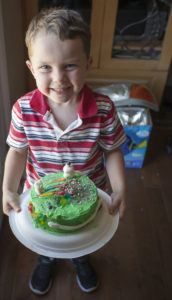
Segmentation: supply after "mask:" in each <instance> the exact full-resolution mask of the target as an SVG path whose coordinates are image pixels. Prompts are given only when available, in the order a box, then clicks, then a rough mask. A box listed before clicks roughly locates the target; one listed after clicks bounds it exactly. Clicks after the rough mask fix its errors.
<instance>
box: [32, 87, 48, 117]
mask: <svg viewBox="0 0 172 300" xmlns="http://www.w3.org/2000/svg"><path fill="white" fill-rule="evenodd" d="M30 107H31V108H32V109H33V110H35V111H36V112H38V113H40V114H41V115H45V113H46V112H47V111H48V110H49V111H50V107H49V105H48V104H47V101H46V97H45V96H44V95H43V94H42V93H41V92H40V91H39V90H38V89H37V90H34V94H33V97H32V99H31V101H30Z"/></svg>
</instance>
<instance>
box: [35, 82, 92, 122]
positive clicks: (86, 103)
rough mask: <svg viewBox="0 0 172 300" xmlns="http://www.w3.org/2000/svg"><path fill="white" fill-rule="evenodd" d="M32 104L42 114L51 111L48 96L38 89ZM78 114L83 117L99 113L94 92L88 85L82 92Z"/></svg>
mask: <svg viewBox="0 0 172 300" xmlns="http://www.w3.org/2000/svg"><path fill="white" fill-rule="evenodd" d="M30 106H31V108H32V109H33V110H35V111H36V112H38V113H40V114H41V115H45V113H46V112H47V111H50V107H49V105H48V104H47V101H46V97H45V96H44V95H43V94H42V93H41V92H40V91H39V90H38V89H36V90H35V91H34V94H33V97H32V99H31V101H30ZM78 114H79V117H80V118H81V119H84V118H89V117H92V116H95V115H96V114H97V105H96V99H95V96H94V93H93V92H92V90H91V89H90V88H89V87H88V86H87V85H84V87H83V89H82V92H81V100H80V104H79V109H78Z"/></svg>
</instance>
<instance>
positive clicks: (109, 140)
mask: <svg viewBox="0 0 172 300" xmlns="http://www.w3.org/2000/svg"><path fill="white" fill-rule="evenodd" d="M125 139H126V137H125V134H124V130H123V128H122V125H121V123H120V121H119V118H118V115H117V112H116V110H115V107H114V104H113V102H112V101H111V100H110V99H109V97H107V96H105V95H100V94H96V93H93V91H92V90H91V89H90V88H89V87H88V86H86V85H85V86H84V87H83V90H82V94H81V100H80V105H79V109H78V116H77V119H76V120H75V121H74V122H72V123H71V124H70V125H69V126H68V127H67V128H66V129H65V130H64V131H63V130H61V129H60V128H59V127H58V124H57V122H56V121H55V118H54V116H53V114H52V113H51V110H50V107H49V106H48V104H47V102H46V97H45V96H44V95H43V94H42V93H41V92H40V91H39V90H38V89H36V90H34V91H32V92H30V93H28V94H26V95H25V96H23V97H21V98H20V99H19V100H18V101H17V102H16V103H15V104H14V106H13V108H12V120H11V125H10V131H9V135H8V137H7V143H8V145H9V146H11V147H13V148H17V149H24V148H28V156H27V163H26V182H25V189H27V188H30V186H31V185H32V184H33V183H34V182H35V181H36V180H38V179H40V177H43V176H45V175H47V174H49V173H54V172H58V171H61V170H62V169H63V166H64V164H65V163H66V162H68V161H70V162H71V164H72V165H73V167H74V169H75V170H79V171H82V172H83V174H84V175H87V176H88V177H90V178H91V179H92V180H93V181H94V182H95V184H96V185H97V186H98V187H99V188H102V189H104V188H105V185H106V176H105V170H104V159H103V151H104V150H105V151H112V150H115V149H118V148H119V147H120V146H121V145H122V144H123V143H124V141H125Z"/></svg>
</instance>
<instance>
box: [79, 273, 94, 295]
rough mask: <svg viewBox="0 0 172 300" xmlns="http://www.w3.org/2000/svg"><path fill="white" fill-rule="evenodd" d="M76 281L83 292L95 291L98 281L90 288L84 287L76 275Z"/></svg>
mask: <svg viewBox="0 0 172 300" xmlns="http://www.w3.org/2000/svg"><path fill="white" fill-rule="evenodd" d="M76 281H77V283H78V285H79V287H80V289H81V290H82V291H83V292H85V293H91V292H93V291H95V290H96V289H97V288H98V286H99V282H98V283H97V285H96V286H94V287H92V288H90V289H85V288H84V287H83V286H82V285H81V282H80V280H79V277H78V276H76Z"/></svg>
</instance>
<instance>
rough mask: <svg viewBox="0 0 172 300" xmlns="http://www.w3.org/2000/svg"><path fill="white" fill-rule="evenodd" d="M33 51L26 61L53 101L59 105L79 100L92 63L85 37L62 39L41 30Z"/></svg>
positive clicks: (39, 84) (49, 98)
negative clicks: (85, 45) (84, 44)
mask: <svg viewBox="0 0 172 300" xmlns="http://www.w3.org/2000/svg"><path fill="white" fill-rule="evenodd" d="M31 50H32V55H31V60H30V61H27V62H26V63H27V66H28V67H29V69H30V70H31V72H32V74H33V76H34V78H35V80H36V84H37V87H38V89H39V90H40V91H41V92H42V93H43V94H44V95H45V96H47V98H48V100H49V101H51V100H52V101H54V102H56V103H59V104H61V103H67V102H73V101H74V102H75V101H77V99H78V96H79V93H80V91H81V89H82V87H83V85H84V83H85V78H86V74H87V71H88V69H89V67H90V65H91V59H87V57H86V54H85V52H84V48H83V44H82V40H81V39H80V38H75V39H72V40H71V39H67V40H60V39H59V38H58V37H57V36H56V35H55V34H53V33H49V34H45V33H44V34H43V33H40V34H39V35H38V36H37V37H36V39H35V41H34V42H33V44H32V49H31Z"/></svg>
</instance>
